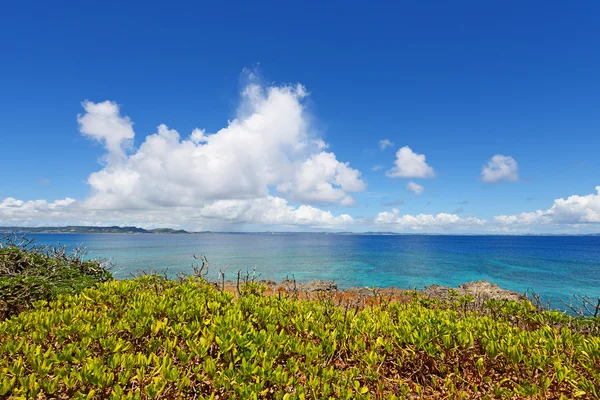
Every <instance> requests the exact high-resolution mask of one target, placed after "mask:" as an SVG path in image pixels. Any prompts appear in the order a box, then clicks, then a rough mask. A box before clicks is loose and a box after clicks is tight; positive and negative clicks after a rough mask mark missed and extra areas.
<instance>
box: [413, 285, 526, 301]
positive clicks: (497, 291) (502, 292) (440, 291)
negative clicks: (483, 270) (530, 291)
mask: <svg viewBox="0 0 600 400" xmlns="http://www.w3.org/2000/svg"><path fill="white" fill-rule="evenodd" d="M451 291H454V292H456V293H457V295H458V296H465V295H467V294H469V295H471V296H473V297H474V298H476V299H481V300H490V299H496V300H517V301H518V300H525V299H526V298H527V297H526V296H525V295H524V294H521V293H517V292H513V291H511V290H506V289H502V288H501V287H499V286H498V285H496V284H495V283H490V282H488V281H473V282H467V283H463V284H461V285H458V288H451V287H449V286H440V285H431V286H426V287H425V288H424V289H423V293H424V294H425V295H426V296H429V297H433V298H436V299H441V300H448V299H450V298H451V297H452V295H451Z"/></svg>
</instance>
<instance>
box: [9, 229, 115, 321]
mask: <svg viewBox="0 0 600 400" xmlns="http://www.w3.org/2000/svg"><path fill="white" fill-rule="evenodd" d="M110 279H112V275H111V274H110V272H109V271H108V270H107V264H106V263H105V262H103V261H86V260H84V259H83V252H82V251H80V250H78V249H75V250H74V251H72V252H67V251H66V249H65V248H64V247H57V246H36V245H34V243H33V241H32V240H30V239H26V238H24V237H18V236H16V237H13V236H5V237H4V239H3V240H0V321H2V320H4V319H5V318H8V317H10V316H12V315H15V314H17V313H19V312H21V311H23V310H26V309H28V308H30V307H31V305H32V304H33V302H35V301H38V300H47V301H49V300H54V299H56V298H57V296H58V295H60V294H70V293H77V292H80V291H81V290H83V289H85V288H88V287H90V286H93V285H95V284H96V283H98V282H105V281H108V280H110Z"/></svg>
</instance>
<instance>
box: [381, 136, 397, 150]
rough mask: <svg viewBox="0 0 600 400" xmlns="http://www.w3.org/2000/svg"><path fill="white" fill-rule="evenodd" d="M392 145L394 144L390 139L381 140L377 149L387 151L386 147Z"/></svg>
mask: <svg viewBox="0 0 600 400" xmlns="http://www.w3.org/2000/svg"><path fill="white" fill-rule="evenodd" d="M393 145H394V142H392V141H391V140H390V139H383V140H380V141H379V148H380V149H381V151H383V150H385V149H387V148H388V147H392V146H393Z"/></svg>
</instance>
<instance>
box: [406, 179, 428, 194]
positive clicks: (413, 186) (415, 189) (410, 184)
mask: <svg viewBox="0 0 600 400" xmlns="http://www.w3.org/2000/svg"><path fill="white" fill-rule="evenodd" d="M406 188H407V189H408V190H410V191H411V192H414V193H415V194H416V195H417V196H419V195H420V194H421V193H423V190H425V188H424V187H423V186H421V185H419V184H418V183H415V182H412V181H411V182H408V183H407V184H406Z"/></svg>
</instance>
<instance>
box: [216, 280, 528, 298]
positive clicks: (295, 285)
mask: <svg viewBox="0 0 600 400" xmlns="http://www.w3.org/2000/svg"><path fill="white" fill-rule="evenodd" d="M258 282H259V283H261V284H263V285H265V286H266V287H267V292H268V293H282V292H283V293H288V294H289V293H298V294H303V295H308V296H309V297H314V296H315V295H317V294H327V293H342V294H346V295H350V296H357V297H364V298H369V297H376V296H388V297H394V298H397V297H404V296H406V294H407V293H410V292H414V290H408V289H400V288H397V287H389V288H369V287H351V288H347V289H343V290H341V289H338V286H337V285H336V284H335V282H333V281H323V280H312V281H309V282H304V283H302V282H296V281H294V280H290V279H285V280H283V281H282V282H280V283H277V282H275V281H272V280H260V281H258ZM236 286H237V282H235V281H226V282H225V287H226V288H234V289H235V287H236ZM417 292H419V293H421V294H423V295H425V296H427V297H430V298H433V299H439V300H449V299H451V298H452V297H460V296H465V295H471V296H472V297H473V298H474V299H477V300H482V301H485V300H490V299H496V300H515V301H519V300H526V299H527V296H525V294H523V293H518V292H514V291H511V290H507V289H502V288H501V287H499V286H498V285H497V284H495V283H490V282H489V281H487V280H483V281H471V282H466V283H463V284H460V285H458V287H450V286H440V285H431V286H426V287H425V288H423V289H422V290H417Z"/></svg>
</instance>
